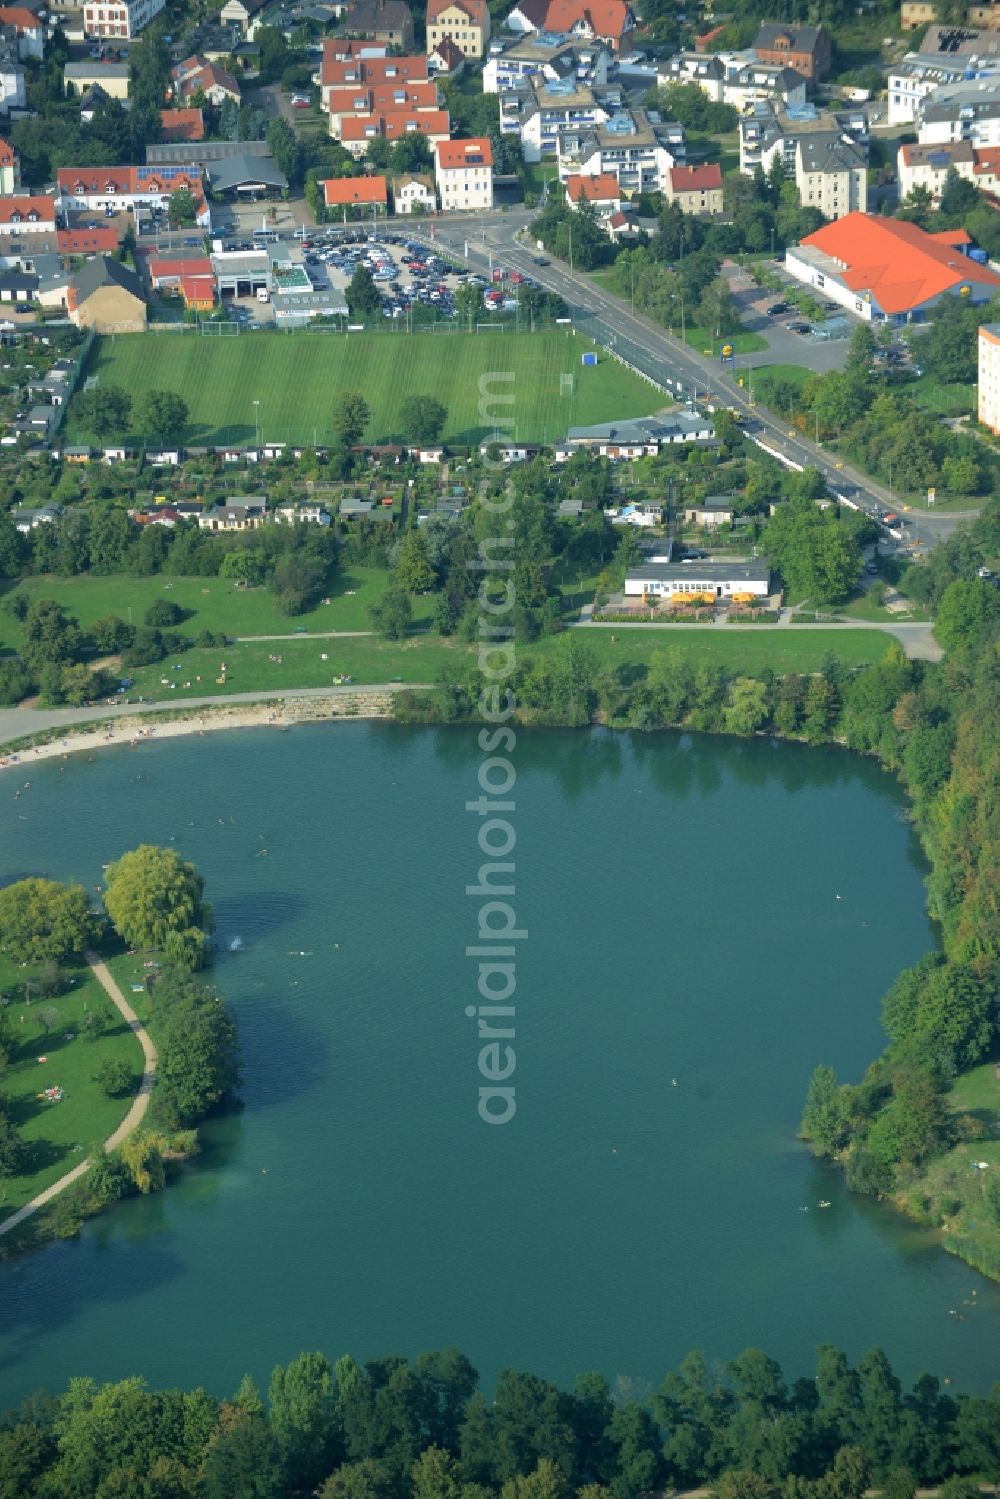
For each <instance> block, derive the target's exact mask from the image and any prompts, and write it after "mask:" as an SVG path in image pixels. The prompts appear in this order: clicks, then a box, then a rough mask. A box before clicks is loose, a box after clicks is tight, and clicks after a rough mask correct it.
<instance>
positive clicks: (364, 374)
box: [66, 330, 664, 488]
mask: <svg viewBox="0 0 1000 1499" xmlns="http://www.w3.org/2000/svg"><path fill="white" fill-rule="evenodd" d="M595 347H596V346H595V345H593V344H592V343H590V342H589V340H587V339H584V338H583V337H582V336H579V335H576V334H574V333H573V332H572V330H566V331H565V332H563V331H558V332H545V333H535V334H528V333H524V334H520V335H519V334H516V333H502V334H501V333H482V334H475V333H473V334H468V333H440V334H430V333H415V334H412V335H407V334H396V333H374V332H373V333H369V334H347V335H340V334H329V335H319V334H314V335H312V336H310V335H309V334H305V333H303V334H298V335H294V336H293V335H280V334H276V333H275V334H270V333H269V334H263V333H262V334H260V335H258V336H250V335H244V336H241V337H239V338H229V339H208V338H202V337H199V336H198V335H197V334H191V333H189V334H184V335H180V334H177V335H167V334H153V333H148V334H131V335H129V336H128V337H123V338H117V339H113V338H102V339H99V340H98V342H97V344H96V346H95V354H94V356H93V358H92V360H91V363H90V365H89V367H88V373H89V374H91V375H96V376H97V378H98V380H99V381H100V382H101V383H102V384H103V385H117V386H122V387H123V388H124V389H125V390H127V391H128V392H129V393H130V394H131V395H132V396H133V397H136V398H138V397H139V396H141V395H142V394H143V392H145V391H147V390H149V389H150V388H156V389H161V390H163V389H166V390H174V391H177V392H178V393H179V394H180V395H182V396H183V398H184V400H185V401H186V402H187V405H188V412H189V417H190V422H189V426H188V429H187V431H186V433H185V435H184V441H185V443H186V444H187V445H188V446H189V447H191V446H199V445H208V446H223V445H226V444H236V445H252V443H253V442H254V439H255V433H256V427H255V421H254V417H255V406H254V402H255V401H257V400H259V402H260V406H259V417H260V427H261V431H262V433H263V436H264V437H265V439H268V440H271V441H286V442H290V443H301V444H303V445H308V444H313V443H316V442H318V443H329V442H332V441H333V439H334V432H333V426H332V416H333V413H334V411H335V410H336V407H337V403H338V400H339V398H340V397H341V396H342V395H343V394H344V392H345V391H349V390H360V391H361V392H362V393H363V394H364V397H365V399H366V401H367V402H368V405H369V407H370V408H371V413H372V415H371V421H370V422H369V425H368V429H367V432H366V434H365V436H366V438H367V440H368V441H370V442H391V441H403V440H404V438H405V436H406V434H405V433H404V432H403V431H402V429H401V423H400V408H401V406H402V404H403V402H404V401H405V400H406V399H407V398H408V397H409V396H414V395H423V394H425V393H426V392H427V391H429V390H432V391H433V392H434V395H435V397H436V398H437V399H438V400H439V401H440V402H441V403H442V405H443V406H444V407H445V409H446V411H447V412H448V419H447V422H446V423H445V429H444V434H443V436H444V440H445V441H446V442H451V443H456V444H465V445H471V444H473V443H478V442H480V441H481V440H482V439H483V438H485V437H488V436H489V435H490V433H491V432H492V431H493V430H495V426H496V423H497V422H498V421H500V422H503V421H505V420H507V419H508V418H509V419H511V420H512V421H513V423H514V430H513V432H512V433H511V435H512V436H514V437H516V438H518V439H520V440H521V441H524V442H544V443H553V442H558V441H560V440H561V439H562V438H564V437H565V436H566V432H567V430H568V428H569V427H571V426H588V425H591V424H593V423H595V422H601V421H610V420H611V419H612V418H614V417H621V416H626V415H627V416H648V415H651V414H652V412H654V411H657V410H659V409H660V408H661V407H662V406H663V404H664V398H663V396H662V395H661V394H660V392H658V391H656V390H654V389H653V388H652V387H651V386H650V385H648V384H647V383H646V381H644V380H640V379H638V378H637V377H636V376H635V375H632V374H631V373H630V372H629V371H628V370H627V369H624V368H623V367H622V366H621V365H620V364H618V363H616V361H615V360H613V359H611V358H610V357H609V356H607V355H605V354H604V353H603V351H600V350H599V351H598V364H597V365H596V367H594V368H587V369H583V368H582V366H581V362H580V361H581V355H582V354H583V353H584V352H585V351H591V350H593V349H594V348H595ZM510 374H513V376H514V379H513V380H512V381H511V380H507V379H505V378H504V377H505V376H507V375H510ZM564 376H572V377H573V378H572V381H567V380H566V379H565V378H564ZM481 381H484V382H486V385H487V386H488V388H484V390H481V389H480V382H481ZM510 397H513V404H507V402H508V399H509V398H510ZM487 408H488V409H487ZM505 430H506V429H505ZM66 438H67V441H69V442H86V441H91V442H93V441H95V438H94V435H93V434H92V433H90V432H88V431H87V430H86V429H85V428H83V427H81V426H80V424H79V423H78V422H77V421H76V419H75V417H74V412H73V407H72V406H71V407H70V411H69V416H68V420H67V428H66ZM131 440H132V441H134V442H138V441H139V437H138V434H136V435H135V436H133V438H132V439H131ZM248 483H249V484H250V485H251V488H252V487H253V486H252V483H251V481H250V480H249V479H248Z"/></svg>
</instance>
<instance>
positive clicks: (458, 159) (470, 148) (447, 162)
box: [437, 135, 493, 172]
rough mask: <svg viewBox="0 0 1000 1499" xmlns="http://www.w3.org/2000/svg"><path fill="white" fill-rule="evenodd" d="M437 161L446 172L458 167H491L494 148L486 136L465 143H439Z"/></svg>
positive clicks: (475, 137)
mask: <svg viewBox="0 0 1000 1499" xmlns="http://www.w3.org/2000/svg"><path fill="white" fill-rule="evenodd" d="M437 161H438V166H439V167H440V168H441V170H442V171H444V172H448V171H454V170H455V169H456V168H458V167H491V166H492V165H493V147H492V146H491V145H490V142H489V140H488V139H487V137H486V136H485V135H484V136H474V137H473V138H472V139H471V140H464V141H439V142H438V145H437Z"/></svg>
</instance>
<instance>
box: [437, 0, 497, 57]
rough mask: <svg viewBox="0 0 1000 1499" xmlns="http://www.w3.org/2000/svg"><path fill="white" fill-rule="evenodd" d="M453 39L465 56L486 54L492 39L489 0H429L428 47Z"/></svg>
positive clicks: (483, 55) (482, 55)
mask: <svg viewBox="0 0 1000 1499" xmlns="http://www.w3.org/2000/svg"><path fill="white" fill-rule="evenodd" d="M443 41H451V42H452V43H454V45H455V46H456V47H457V48H458V50H459V51H460V52H461V53H462V56H463V57H474V58H479V57H485V55H486V49H487V47H488V46H489V41H490V10H489V6H488V5H487V3H486V0H428V4H427V51H428V53H431V52H433V51H434V50H435V49H436V48H437V47H438V45H439V44H440V43H441V42H443Z"/></svg>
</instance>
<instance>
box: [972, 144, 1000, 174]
mask: <svg viewBox="0 0 1000 1499" xmlns="http://www.w3.org/2000/svg"><path fill="white" fill-rule="evenodd" d="M973 154H974V156H975V161H974V163H973V167H972V172H973V175H974V176H975V174H976V173H977V172H978V173H982V172H986V173H993V172H1000V146H985V147H983V148H982V149H979V150H976V151H975V152H974V153H973Z"/></svg>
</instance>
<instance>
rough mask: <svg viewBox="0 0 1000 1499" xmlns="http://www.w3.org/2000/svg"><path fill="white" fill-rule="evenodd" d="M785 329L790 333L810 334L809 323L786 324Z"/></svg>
mask: <svg viewBox="0 0 1000 1499" xmlns="http://www.w3.org/2000/svg"><path fill="white" fill-rule="evenodd" d="M785 327H786V328H787V329H788V331H789V333H808V332H809V324H808V323H786V324H785Z"/></svg>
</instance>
